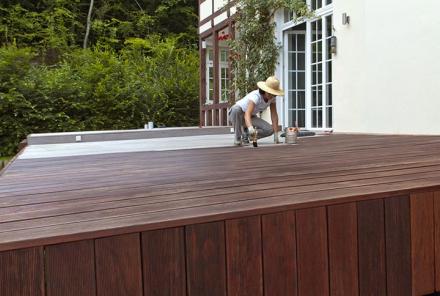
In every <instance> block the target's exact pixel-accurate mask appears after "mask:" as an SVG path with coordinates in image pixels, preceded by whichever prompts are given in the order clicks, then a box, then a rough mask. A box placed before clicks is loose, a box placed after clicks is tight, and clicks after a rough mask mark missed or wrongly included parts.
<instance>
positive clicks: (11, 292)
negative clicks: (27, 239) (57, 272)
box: [0, 247, 45, 296]
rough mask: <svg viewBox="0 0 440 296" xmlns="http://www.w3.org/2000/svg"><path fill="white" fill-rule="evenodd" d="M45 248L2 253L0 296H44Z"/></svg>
mask: <svg viewBox="0 0 440 296" xmlns="http://www.w3.org/2000/svg"><path fill="white" fill-rule="evenodd" d="M43 266H44V263H43V248H42V247H35V248H29V249H22V250H14V251H7V252H1V253H0V295H2V296H43V295H45V291H44V270H43V268H44V267H43Z"/></svg>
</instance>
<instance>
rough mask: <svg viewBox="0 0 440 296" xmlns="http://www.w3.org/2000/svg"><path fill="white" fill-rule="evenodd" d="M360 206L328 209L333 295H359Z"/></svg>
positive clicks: (348, 204)
mask: <svg viewBox="0 0 440 296" xmlns="http://www.w3.org/2000/svg"><path fill="white" fill-rule="evenodd" d="M357 236H358V233H357V208H356V203H347V204H341V205H335V206H329V207H328V237H329V239H328V241H329V261H330V262H329V266H330V292H331V293H330V295H332V296H345V295H352V296H356V295H359V275H358V240H357Z"/></svg>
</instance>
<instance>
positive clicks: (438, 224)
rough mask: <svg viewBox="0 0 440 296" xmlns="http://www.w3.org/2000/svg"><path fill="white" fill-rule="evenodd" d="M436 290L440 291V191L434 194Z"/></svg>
mask: <svg viewBox="0 0 440 296" xmlns="http://www.w3.org/2000/svg"><path fill="white" fill-rule="evenodd" d="M434 231H435V232H434V234H435V236H434V246H435V290H436V291H440V191H436V192H434Z"/></svg>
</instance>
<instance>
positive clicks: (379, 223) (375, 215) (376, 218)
mask: <svg viewBox="0 0 440 296" xmlns="http://www.w3.org/2000/svg"><path fill="white" fill-rule="evenodd" d="M357 207H358V213H357V215H358V239H359V252H358V254H359V295H360V296H366V295H386V293H387V291H386V258H385V221H384V201H383V199H376V200H369V201H362V202H358V204H357Z"/></svg>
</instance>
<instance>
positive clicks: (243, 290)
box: [226, 216, 263, 296]
mask: <svg viewBox="0 0 440 296" xmlns="http://www.w3.org/2000/svg"><path fill="white" fill-rule="evenodd" d="M226 268H227V283H228V284H227V286H228V295H229V296H260V295H261V296H262V295H263V275H262V258H261V220H260V217H259V216H254V217H248V218H241V219H233V220H227V221H226Z"/></svg>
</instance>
